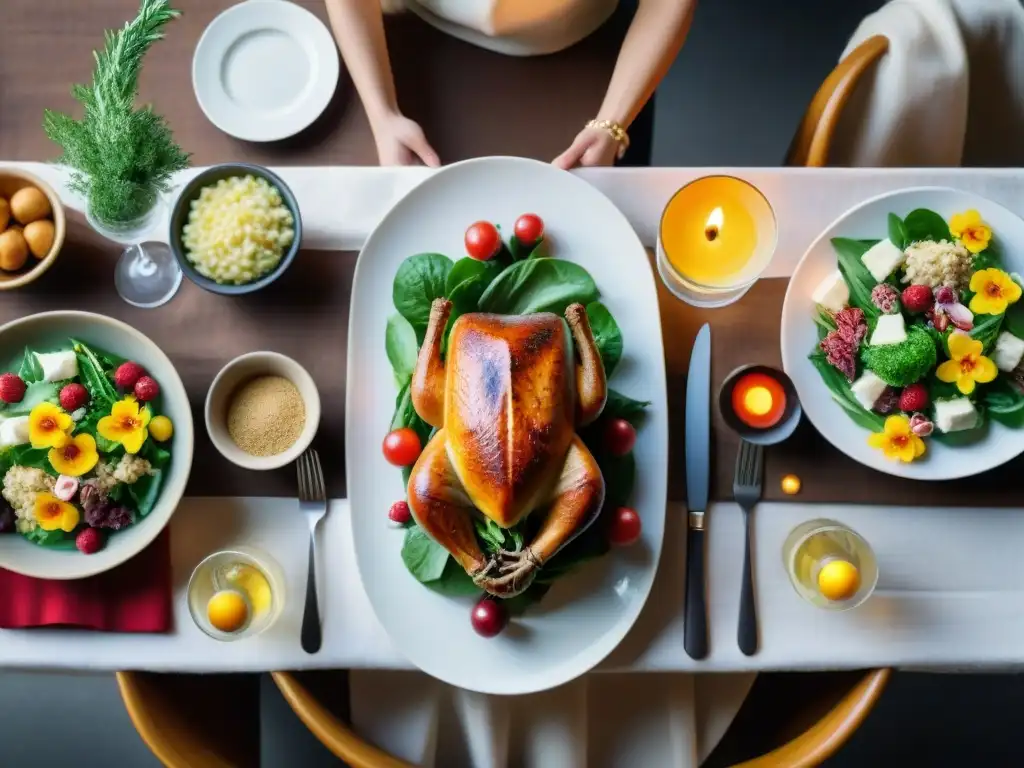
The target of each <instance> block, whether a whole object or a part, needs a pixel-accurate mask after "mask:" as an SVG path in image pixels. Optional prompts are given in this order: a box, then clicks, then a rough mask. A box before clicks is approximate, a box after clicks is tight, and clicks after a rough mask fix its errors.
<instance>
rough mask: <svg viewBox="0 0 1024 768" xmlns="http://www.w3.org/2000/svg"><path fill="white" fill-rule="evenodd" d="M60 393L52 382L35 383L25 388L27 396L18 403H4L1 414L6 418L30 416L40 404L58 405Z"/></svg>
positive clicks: (0, 408) (0, 409) (0, 410)
mask: <svg viewBox="0 0 1024 768" xmlns="http://www.w3.org/2000/svg"><path fill="white" fill-rule="evenodd" d="M58 401H59V392H58V390H57V385H56V384H55V383H54V382H52V381H34V382H32V383H31V384H29V385H28V386H27V387H25V396H24V397H22V398H21V401H20V402H17V403H3V404H2V407H0V413H3V415H4V416H9V417H14V416H28V414H29V413H31V412H32V409H33V408H35V407H36V406H37V405H39V404H40V403H57V402H58Z"/></svg>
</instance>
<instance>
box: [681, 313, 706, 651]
mask: <svg viewBox="0 0 1024 768" xmlns="http://www.w3.org/2000/svg"><path fill="white" fill-rule="evenodd" d="M685 429H686V506H687V509H689V515H688V517H687V520H688V527H689V530H688V531H687V533H686V610H685V616H686V623H685V624H684V625H683V646H684V647H685V648H686V653H687V654H689V656H690V658H693V659H703V658H704V657H705V656H707V655H708V613H707V607H706V598H705V586H704V513H705V511H706V510H707V506H708V486H709V484H710V481H711V326H710V325H707V324H705V325H704V327H703V328H701V329H700V331H699V332H698V333H697V340H696V341H695V342H694V344H693V352H692V353H691V354H690V368H689V370H688V371H687V374H686V424H685Z"/></svg>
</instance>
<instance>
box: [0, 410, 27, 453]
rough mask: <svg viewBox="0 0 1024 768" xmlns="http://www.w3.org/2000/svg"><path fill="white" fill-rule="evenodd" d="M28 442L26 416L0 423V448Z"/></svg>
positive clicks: (15, 417)
mask: <svg viewBox="0 0 1024 768" xmlns="http://www.w3.org/2000/svg"><path fill="white" fill-rule="evenodd" d="M27 442H28V416H14V417H13V418H10V419H4V421H3V422H2V423H0V448H10V447H11V446H12V445H23V444H25V443H27Z"/></svg>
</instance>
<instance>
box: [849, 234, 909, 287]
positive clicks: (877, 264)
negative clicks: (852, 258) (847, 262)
mask: <svg viewBox="0 0 1024 768" xmlns="http://www.w3.org/2000/svg"><path fill="white" fill-rule="evenodd" d="M906 258H907V255H906V254H905V253H903V251H901V250H900V249H899V248H897V247H896V246H895V245H893V244H892V240H888V239H886V240H882V241H881V242H878V243H875V244H874V245H872V246H871V247H870V248H869V249H868V251H867V253H865V254H864V255H863V256H861V257H860V260H861V261H862V262H864V266H865V267H867V268H868V272H870V273H871V276H872V277H873V278H875V282H878V283H881V282H884V281H885V278H887V277H888V276H889V275H891V274H892V273H893V270H895V269H896V267H898V266H899V265H900V264H902V263H903V262H904V260H905V259H906Z"/></svg>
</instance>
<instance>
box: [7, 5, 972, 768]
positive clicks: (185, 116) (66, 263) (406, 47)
mask: <svg viewBox="0 0 1024 768" xmlns="http://www.w3.org/2000/svg"><path fill="white" fill-rule="evenodd" d="M298 1H299V2H300V4H301V5H304V6H305V7H307V8H309V10H311V11H312V12H313V13H315V14H317V15H318V16H319V17H321V18H323V19H325V20H326V13H325V10H324V5H323V3H322V2H321V0H298ZM232 4H233V3H232V2H231V0H176V2H175V6H177V7H180V8H181V9H182V10H183V11H184V15H183V17H182V18H181V19H179V20H178V21H176V22H174V23H173V24H172V25H171V26H170V27H169V29H168V34H167V38H166V39H165V40H163V41H161V42H160V43H158V44H157V45H156V46H155V47H154V48H153V50H152V53H151V55H150V57H149V58H148V59H147V61H146V65H145V67H144V70H143V76H142V83H141V98H142V99H143V100H145V101H150V102H152V103H153V104H154V106H155V108H156V109H157V110H158V111H159V112H161V113H162V114H164V115H165V116H166V117H167V119H168V120H169V122H170V124H171V126H172V128H173V129H174V131H175V134H176V137H177V139H178V141H179V142H180V143H181V144H182V146H183V147H184V148H185V149H186V150H187V151H189V152H191V153H192V154H193V158H192V159H193V162H194V163H195V164H197V165H205V164H211V163H216V162H223V161H228V160H240V161H243V160H244V161H249V162H255V163H261V164H266V165H344V164H350V165H373V164H376V156H375V151H374V146H373V140H372V136H371V134H370V130H369V126H368V124H367V121H366V117H365V114H364V112H363V110H362V108H361V106H360V104H359V100H358V98H357V97H356V95H355V93H354V91H353V88H352V86H351V83H350V81H349V80H348V78H347V75H346V73H345V70H344V67H343V68H342V77H341V82H340V85H339V88H338V91H337V93H336V94H335V97H334V99H333V101H332V103H331V105H330V107H329V108H328V109H327V111H326V112H325V113H324V114H323V115H322V116H321V118H320V119H319V120H318V121H317V122H316V123H314V125H313V126H311V127H310V128H309V129H308V130H306V131H305V132H303V133H302V134H300V135H299V136H296V137H294V138H292V139H289V140H286V141H283V142H276V143H272V144H253V143H247V142H241V141H238V140H236V139H233V138H231V137H229V136H227V135H225V134H223V133H221V132H220V131H219V130H218V129H216V128H215V127H214V126H213V125H211V124H210V123H209V122H208V121H207V120H206V118H205V116H204V115H203V114H202V112H201V110H200V108H199V105H198V103H197V102H196V99H195V96H194V94H193V91H192V84H191V60H192V52H193V50H194V48H195V44H196V42H197V41H198V39H199V36H200V34H201V33H202V30H203V29H204V28H205V26H206V25H207V24H208V23H209V21H210V20H211V19H212V18H213V17H214V16H215V15H216V14H217V13H219V12H220V11H221V10H223V9H224V8H227V7H228V6H230V5H232ZM137 6H138V3H137V1H136V0H74V1H72V0H3V3H2V8H0V18H2V26H0V36H2V41H0V158H2V159H5V160H38V161H44V160H50V159H53V158H54V157H55V156H56V154H57V148H56V147H55V146H54V145H53V144H51V143H50V142H49V140H48V139H47V138H46V136H45V135H44V133H43V131H42V127H41V124H42V115H43V110H44V109H45V108H52V109H60V110H65V111H70V112H72V114H75V115H78V114H80V112H79V111H78V109H79V108H78V107H77V105H76V104H75V103H74V102H73V100H72V99H71V97H70V86H71V84H72V83H75V82H86V81H88V79H89V77H90V73H91V68H92V57H91V51H92V50H93V49H94V48H96V47H98V46H99V45H100V44H101V40H102V31H103V30H104V29H106V28H110V27H117V26H120V25H122V24H123V23H124V22H125V21H126V20H128V19H129V18H131V17H132V16H133V14H134V12H135V10H136V8H137ZM624 22H625V19H623V18H621V17H620V18H616V19H615V20H613V23H611V24H609V25H608V26H606V27H605V28H603V29H602V30H600V31H599V32H598V33H597V34H595V35H593V36H591V37H590V38H589V39H588V40H586V41H584V42H583V43H581V44H580V45H577V46H575V47H573V48H572V49H570V50H568V51H565V52H563V53H559V54H555V55H552V56H545V57H540V58H521V59H520V58H510V57H503V56H499V55H497V54H494V53H490V52H488V51H484V50H480V49H477V48H474V47H472V46H470V45H467V44H465V43H462V42H460V41H458V40H455V39H453V38H450V37H447V36H445V35H442V34H440V33H438V32H436V31H435V30H433V29H432V28H430V27H428V26H427V25H425V24H423V23H421V22H420V21H419V20H418V19H416V18H414V17H411V16H405V17H400V18H393V19H389V20H388V30H387V31H388V43H389V49H390V51H391V55H392V58H393V61H394V70H395V77H396V82H397V86H398V93H399V101H400V103H401V106H402V108H403V110H404V111H405V112H406V114H407V115H409V116H410V117H412V118H413V119H415V120H417V121H419V122H420V123H421V124H422V125H423V127H424V129H425V131H426V133H427V135H428V137H429V138H430V140H431V142H432V143H433V145H434V147H435V148H436V149H437V150H438V152H439V154H440V155H441V158H442V160H443V161H445V162H452V161H455V160H461V159H464V158H467V157H474V156H482V155H491V154H508V155H520V156H526V157H534V158H537V159H542V160H547V159H550V158H552V157H554V156H555V155H556V154H558V153H559V152H561V151H562V150H563V149H564V148H565V147H566V146H567V145H568V144H569V142H570V141H571V139H572V137H573V136H574V135H575V134H576V132H577V131H578V130H579V128H580V127H581V126H582V125H583V123H584V122H585V121H586V120H587V119H589V118H590V117H592V116H593V114H594V112H595V110H596V109H597V106H598V105H599V103H600V100H601V97H602V95H603V92H604V89H605V87H606V85H607V82H608V77H609V75H610V72H611V69H612V66H613V64H614V60H615V53H616V51H617V47H618V44H619V42H620V40H621V36H622V32H623V29H624V26H625V23H624ZM115 257H116V248H113V247H112V246H110V245H109V244H104V243H102V242H100V241H99V240H98V239H97V238H96V237H95V236H94V235H91V234H90V233H89V232H88V231H87V229H86V227H85V226H84V224H83V223H82V222H81V221H80V220H73V221H72V222H71V225H70V231H69V239H68V244H67V245H66V247H65V250H64V251H63V252H62V255H61V258H60V259H59V261H58V263H57V265H56V266H55V267H54V269H53V270H51V272H50V273H49V274H48V275H46V276H45V279H43V280H40V281H39V282H38V283H37V284H36V285H34V286H33V287H31V288H28V289H25V290H23V291H19V292H16V293H12V294H9V295H8V296H5V297H4V301H3V302H0V321H5V320H7V319H9V318H12V317H15V316H18V315H21V314H25V313H29V312H34V311H40V310H42V309H58V308H76V309H91V310H95V311H101V312H107V313H108V314H112V315H114V316H116V317H119V318H121V319H124V320H126V321H128V322H130V323H132V324H133V325H137V326H138V327H139V328H140V329H141V330H143V331H144V332H146V333H147V334H150V335H151V336H152V337H153V338H154V339H156V340H157V341H158V342H159V343H160V344H161V345H162V346H164V347H165V349H166V350H167V351H168V353H169V354H170V356H171V357H172V358H173V359H174V360H175V362H176V364H177V365H178V366H179V368H180V370H181V372H182V374H183V378H184V379H185V381H186V386H187V388H188V390H189V395H190V398H191V400H192V405H193V410H194V413H195V415H196V417H197V426H198V425H199V424H201V413H202V411H201V406H202V399H203V397H204V396H205V387H206V385H207V384H208V382H209V380H211V379H212V377H213V375H214V373H215V372H216V371H217V369H218V368H219V367H220V366H221V365H222V364H223V363H224V362H225V361H226V360H227V359H229V358H230V357H232V356H234V355H235V354H238V353H240V352H244V351H248V350H250V349H254V348H257V347H266V346H268V345H269V346H272V347H275V348H280V349H281V350H282V351H284V352H286V353H288V354H291V355H293V356H294V357H296V358H297V359H298V360H300V362H302V363H303V364H304V365H306V366H308V368H309V369H310V371H311V372H312V373H313V375H314V377H315V378H316V379H317V382H318V385H319V386H320V388H321V395H322V397H323V398H324V401H325V408H324V425H323V429H322V430H321V435H320V436H319V438H318V440H320V441H327V442H328V443H329V446H328V447H329V448H330V452H327V451H325V453H326V454H328V455H330V456H331V457H332V458H331V461H332V468H333V471H330V472H329V474H330V475H331V477H332V483H333V488H332V489H331V490H332V493H335V494H339V495H340V494H343V493H344V453H343V438H342V436H343V435H344V415H343V409H342V408H332V407H330V406H329V403H330V402H338V403H343V402H344V388H345V375H346V372H345V356H344V354H343V350H344V348H345V340H346V338H347V332H348V328H347V324H348V323H347V311H346V309H347V305H348V297H349V294H350V291H351V278H352V270H353V268H354V263H355V255H354V254H335V253H317V252H303V254H302V255H301V258H300V261H299V265H298V268H295V269H293V270H292V271H291V273H290V274H289V277H288V279H287V280H284V281H282V282H280V283H279V284H278V285H277V286H275V288H274V289H273V290H269V291H265V292H262V293H260V294H258V295H257V296H254V297H251V298H250V299H246V300H235V301H227V300H224V299H222V298H221V297H214V296H210V295H207V294H203V293H202V292H201V291H199V290H198V289H196V288H195V287H194V286H192V285H189V284H187V282H186V284H185V285H183V287H182V290H181V292H180V294H179V295H178V296H177V297H176V298H175V299H174V301H173V303H172V304H170V305H168V307H167V308H165V309H164V310H157V311H146V310H136V309H134V308H131V307H129V306H128V305H126V304H124V303H122V302H120V301H119V300H118V299H117V298H116V296H115V295H114V292H113V274H112V269H113V261H114V258H115ZM82 285H88V286H89V287H90V289H89V290H87V291H81V290H80V286H82ZM72 288H78V289H79V290H76V291H74V292H72V290H71V289H72ZM783 291H784V282H783V281H774V280H768V281H763V282H762V283H760V284H759V285H757V286H756V287H755V288H754V290H753V291H752V292H751V294H750V295H749V296H748V297H747V298H746V299H744V301H743V302H741V303H740V304H738V305H736V306H734V307H732V308H730V309H728V310H719V311H717V312H715V313H713V314H711V313H700V312H697V311H694V310H692V309H689V308H687V307H685V306H683V305H681V304H679V303H678V302H676V301H674V300H672V299H671V298H670V297H669V296H668V295H667V294H664V293H663V294H662V296H661V313H662V322H663V328H664V337H665V340H666V349H665V355H666V361H667V367H668V385H669V396H670V419H671V424H672V434H673V435H674V436H675V437H676V438H679V437H681V434H682V432H681V427H682V411H683V407H682V404H683V392H684V389H685V376H686V368H687V364H688V361H689V354H690V347H691V345H692V340H693V338H694V336H695V335H696V332H697V329H698V328H699V327H700V325H701V324H702V323H703V322H705V321H706V320H712V321H713V322H714V328H715V332H716V339H726V338H736V339H741V338H742V339H745V343H744V345H736V344H716V345H715V348H714V349H715V355H714V361H713V376H714V378H715V379H716V380H720V379H721V377H723V376H724V375H725V374H726V373H727V372H728V371H729V370H731V369H732V368H733V367H735V365H738V364H739V363H741V362H751V361H753V358H754V357H756V362H764V363H777V362H778V355H779V350H778V322H779V308H780V307H781V296H782V293H783ZM300 296H312V297H313V300H312V301H309V300H308V299H299V298H298V297H300ZM256 318H260V319H261V320H262V321H263V322H260V324H259V325H258V326H257V324H256V323H254V322H252V321H253V320H254V319H256ZM195 328H203V329H204V333H203V334H196V333H195V332H194V329H195ZM257 328H258V330H257ZM303 329H305V330H303ZM310 332H315V334H317V339H318V344H317V346H318V347H319V346H320V341H321V340H322V339H328V340H330V342H331V348H332V349H333V351H332V353H331V354H330V355H326V356H325V355H322V354H318V353H317V352H316V351H315V348H314V346H313V345H311V344H310V343H309V339H310V338H311V336H310V335H309V333H310ZM268 337H269V340H268ZM717 426H718V427H719V428H718V429H716V449H715V455H716V458H717V462H716V474H715V478H714V481H713V490H714V493H715V495H716V496H717V497H719V498H721V497H726V496H728V495H729V490H730V486H731V473H732V458H731V457H732V456H734V454H735V448H736V445H735V441H734V440H733V439H732V438H731V436H730V435H729V433H728V432H727V431H726V430H723V429H721V426H722V425H721V423H717ZM196 433H197V437H198V443H197V453H196V462H195V469H194V470H193V476H192V480H191V482H190V487H189V492H190V493H196V494H207V493H210V494H223V493H228V494H236V493H238V494H241V493H246V494H252V493H256V494H268V495H286V494H290V493H292V492H293V491H292V487H291V477H290V475H286V474H284V473H243V472H241V471H240V470H235V469H228V468H227V465H226V463H225V462H223V461H215V462H209V461H207V460H206V459H210V458H213V457H214V454H213V453H212V451H213V449H212V447H211V446H210V445H209V444H208V442H207V440H206V438H205V435H204V434H203V429H202V427H201V426H199V428H197V430H196ZM832 450H833V449H831V448H829V447H827V446H824V445H823V444H822V441H821V440H820V438H817V437H816V435H815V433H814V432H813V430H802V432H801V436H800V438H799V439H797V440H794V441H793V442H792V443H791V444H790V446H787V447H786V449H785V450H779V451H774V452H772V453H771V454H770V458H769V461H768V477H767V489H768V495H769V497H771V496H773V495H777V493H776V491H775V489H777V485H778V484H777V480H778V477H779V476H780V475H781V474H783V473H785V472H791V471H792V472H797V473H799V474H801V475H802V477H803V479H804V484H805V489H806V490H805V493H804V496H803V497H802V498H805V499H808V500H810V499H819V498H825V499H831V500H836V499H837V498H846V497H847V496H837V489H841V493H843V494H848V498H849V499H850V500H855V499H858V498H861V496H860V495H859V494H862V493H863V490H862V486H863V483H855V484H852V485H850V484H847V483H844V478H845V477H846V475H844V473H845V472H847V471H849V468H848V466H849V465H848V464H846V463H845V462H843V461H841V460H838V458H837V457H836V456H832V457H831V459H829V460H827V461H820V460H821V459H822V458H823V457H826V458H827V457H828V455H829V451H832ZM670 462H671V472H670V476H671V477H672V478H673V481H672V487H671V491H670V495H671V496H672V497H673V498H682V497H683V495H684V491H685V489H684V488H683V486H682V482H681V479H682V476H683V455H682V443H681V440H680V439H674V440H673V442H672V446H671V453H670ZM211 464H212V466H214V467H215V468H216V472H213V471H207V470H204V469H202V468H203V467H204V466H210V465H211ZM819 470H822V471H821V474H819ZM879 477H880V476H878V475H877V474H872V475H871V476H870V478H869V479H878V478H879ZM898 485H899V484H898V483H897V484H895V485H894V486H893V487H894V488H897V486H898ZM886 493H890V491H888V490H887V491H886ZM899 493H901V494H902V496H898V498H900V499H902V500H906V501H908V502H909V501H910V500H911V498H912V488H911V487H909V486H907V487H906V488H904V489H903V490H901V491H899ZM894 498H896V497H894ZM950 503H952V502H950ZM799 679H800V680H803V679H805V678H803V677H800V678H799ZM818 679H819V680H820V683H819V685H820V686H821V687H823V688H825V689H827V690H828V691H829V693H828V694H827V695H826V699H827V700H829V701H833V700H834V696H835V695H836V693H838V692H839V691H840V690H842V689H843V688H844V687H845V686H846V685H847V680H848V677H843V676H842V675H838V676H834V677H833V676H824V677H821V678H818ZM341 683H342V684H341V685H340V686H338V685H336V684H335V685H334V686H333V687H335V693H339V692H341V691H344V690H345V688H344V684H343V678H342V681H341ZM800 690H802V687H801V684H800V683H797V684H796V685H795V686H794V684H793V683H792V681H787V679H786V678H779V677H778V676H771V675H769V676H762V677H761V680H760V681H759V683H758V684H757V686H756V687H755V692H754V694H753V695H752V696H751V698H750V699H749V700H748V702H747V705H746V706H745V707H744V713H745V714H743V715H741V717H740V718H739V720H738V721H737V728H734V729H732V731H731V732H730V734H729V735H727V737H726V739H725V741H724V742H723V744H722V745H721V747H720V749H719V750H718V754H717V755H716V757H715V758H713V759H712V761H711V762H712V763H713V764H715V765H724V764H728V763H729V762H732V761H733V760H735V759H738V758H740V757H745V756H750V755H753V754H758V753H759V752H760V751H763V750H764V749H767V748H768V747H770V746H772V745H774V744H777V743H779V739H780V738H781V737H782V736H783V735H785V734H786V733H788V732H790V731H791V730H792V729H793V727H794V724H795V723H796V722H797V721H796V720H792V719H790V720H787V719H784V718H782V716H781V714H782V712H783V711H785V710H787V707H786V706H783V707H781V708H780V707H778V706H777V704H778V703H779V700H780V698H781V699H786V700H788V701H791V702H793V704H796V703H797V702H796V701H794V699H799V698H801V697H800V696H799V695H795V693H796V692H797V691H800ZM759 691H760V692H761V693H760V694H759V693H758V692H759ZM791 694H793V695H791ZM344 700H345V697H344V696H342V697H341V698H340V699H339V704H338V711H340V712H343V711H344V709H345V703H344ZM797 710H798V713H799V714H798V718H803V720H806V719H807V718H808V717H809V712H810V710H808V709H807V707H805V706H798V707H797ZM803 720H800V722H801V723H802V722H803ZM740 725H742V727H739V726H740Z"/></svg>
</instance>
